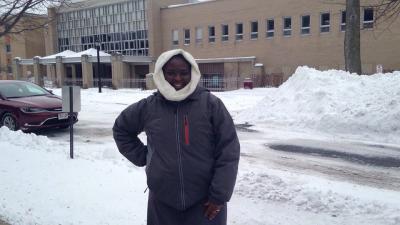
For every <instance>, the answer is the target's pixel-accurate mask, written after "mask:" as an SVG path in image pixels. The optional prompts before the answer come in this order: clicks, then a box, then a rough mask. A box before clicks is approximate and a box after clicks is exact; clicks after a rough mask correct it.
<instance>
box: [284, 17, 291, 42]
mask: <svg viewBox="0 0 400 225" xmlns="http://www.w3.org/2000/svg"><path fill="white" fill-rule="evenodd" d="M291 35H292V17H284V18H283V36H286V37H288V36H291Z"/></svg>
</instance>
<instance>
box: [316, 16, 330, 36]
mask: <svg viewBox="0 0 400 225" xmlns="http://www.w3.org/2000/svg"><path fill="white" fill-rule="evenodd" d="M326 14H327V15H328V16H329V24H328V25H323V24H322V22H323V20H322V16H323V15H326ZM330 31H331V13H330V12H321V13H320V14H319V32H320V33H329V32H330Z"/></svg>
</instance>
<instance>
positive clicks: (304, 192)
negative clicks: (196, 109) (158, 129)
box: [0, 67, 400, 225]
mask: <svg viewBox="0 0 400 225" xmlns="http://www.w3.org/2000/svg"><path fill="white" fill-rule="evenodd" d="M399 84H400V73H399V72H394V73H391V74H376V75H372V76H357V75H351V74H348V73H345V72H342V71H333V70H331V71H324V72H321V71H317V70H314V69H310V68H307V67H301V68H299V69H298V70H297V71H296V73H295V74H294V75H293V76H292V77H291V78H290V79H289V80H288V81H287V82H286V83H284V84H283V85H282V86H281V87H279V88H257V89H253V90H244V89H240V90H236V91H229V92H220V93H214V94H215V95H217V96H218V97H219V98H221V99H222V101H223V102H224V103H225V105H226V106H227V108H228V110H229V111H230V112H231V114H232V115H233V117H234V120H235V123H237V124H242V125H243V124H245V123H247V124H245V129H244V130H240V129H238V135H239V139H240V142H241V147H242V150H241V152H242V154H241V156H242V157H241V162H240V168H239V174H238V178H237V183H236V187H235V191H234V194H233V196H232V199H231V201H230V203H229V206H228V208H229V209H228V224H240V225H244V224H255V225H261V224H262V225H276V224H284V225H292V224H296V225H315V224H318V225H320V224H329V225H339V224H340V225H342V224H354V225H361V224H362V225H365V224H371V225H398V224H400V171H399V167H379V166H372V165H368V164H361V163H357V162H348V161H346V160H344V159H339V158H324V157H320V156H318V155H301V154H296V153H283V152H279V151H275V150H272V149H271V148H269V147H268V146H270V145H272V144H277V143H280V144H282V143H284V144H291V145H301V146H308V147H319V148H322V147H325V148H329V149H331V150H332V149H333V150H335V151H337V152H347V153H352V154H356V155H363V156H365V155H369V156H372V157H376V158H379V157H390V158H391V159H396V160H400V143H399V142H400V141H399V140H397V139H396V138H395V137H396V135H397V136H399V129H400V122H399V121H400V118H399V112H400V108H399V103H400V102H398V101H399V100H398V99H400V98H399V97H400V88H398V87H399ZM396 87H397V88H396ZM53 91H54V93H56V94H59V95H60V94H61V90H60V89H54V90H53ZM152 92H153V91H142V90H138V89H120V90H110V89H103V93H97V89H84V90H82V92H81V93H82V97H81V103H82V106H81V108H82V111H81V112H80V114H79V122H78V123H77V124H76V125H75V126H74V130H75V131H74V132H75V137H74V140H75V148H74V152H75V154H74V159H70V158H69V132H68V130H64V131H48V132H42V133H38V134H26V133H23V132H21V131H16V132H12V131H9V130H8V129H6V128H4V127H1V128H0V146H1V157H0V181H1V182H0V193H1V195H0V220H4V221H6V222H8V223H10V224H13V225H14V224H15V225H20V224H21V225H26V224H40V225H54V224H71V225H76V224H84V225H86V224H88V225H91V224H93V225H97V224H110V225H125V224H126V225H128V224H133V225H143V224H146V205H147V193H144V190H145V189H146V179H145V174H144V169H143V168H137V167H134V166H133V165H132V164H131V163H130V162H129V161H127V160H126V159H124V158H123V156H121V155H120V154H119V153H118V150H117V148H116V146H115V144H114V142H113V139H112V132H111V127H112V125H113V122H114V120H115V118H116V117H117V116H118V114H119V113H120V112H121V111H122V110H123V109H124V108H126V107H127V106H128V105H129V104H132V103H134V102H137V101H139V100H140V99H142V98H144V97H147V96H149V95H151V94H152ZM250 125H253V126H250ZM246 129H247V130H246ZM140 138H141V139H142V140H143V141H145V135H144V134H141V135H140Z"/></svg>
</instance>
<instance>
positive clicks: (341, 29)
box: [340, 10, 347, 32]
mask: <svg viewBox="0 0 400 225" xmlns="http://www.w3.org/2000/svg"><path fill="white" fill-rule="evenodd" d="M343 14H344V15H343ZM343 16H344V22H343ZM346 17H347V14H346V10H341V11H340V31H341V32H345V31H346V23H347V21H346Z"/></svg>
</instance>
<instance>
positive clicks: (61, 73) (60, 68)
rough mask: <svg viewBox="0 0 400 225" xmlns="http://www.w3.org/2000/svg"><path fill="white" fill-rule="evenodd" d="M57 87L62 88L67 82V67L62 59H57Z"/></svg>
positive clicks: (58, 57) (59, 57)
mask: <svg viewBox="0 0 400 225" xmlns="http://www.w3.org/2000/svg"><path fill="white" fill-rule="evenodd" d="M56 79H57V80H56V86H57V87H62V86H63V85H64V82H65V67H64V64H63V62H62V57H61V56H57V57H56Z"/></svg>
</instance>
